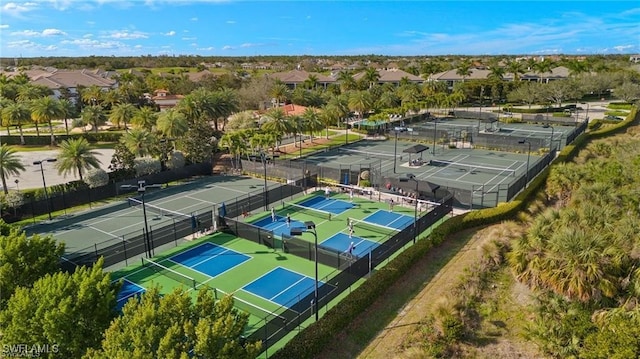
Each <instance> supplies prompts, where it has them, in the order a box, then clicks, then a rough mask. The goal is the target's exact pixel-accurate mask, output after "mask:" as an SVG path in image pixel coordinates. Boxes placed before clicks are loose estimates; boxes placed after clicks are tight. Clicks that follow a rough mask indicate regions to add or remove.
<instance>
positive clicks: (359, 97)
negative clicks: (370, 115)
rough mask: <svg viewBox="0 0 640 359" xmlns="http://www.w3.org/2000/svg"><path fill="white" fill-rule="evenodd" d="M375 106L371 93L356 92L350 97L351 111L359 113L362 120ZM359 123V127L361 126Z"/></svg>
mask: <svg viewBox="0 0 640 359" xmlns="http://www.w3.org/2000/svg"><path fill="white" fill-rule="evenodd" d="M372 106H373V101H372V98H371V94H370V93H369V91H355V92H352V93H351V94H350V96H349V110H351V111H355V112H358V117H359V118H360V120H362V118H363V117H364V114H365V113H366V112H368V111H369V110H370V109H371V107H372ZM359 123H360V122H358V126H359Z"/></svg>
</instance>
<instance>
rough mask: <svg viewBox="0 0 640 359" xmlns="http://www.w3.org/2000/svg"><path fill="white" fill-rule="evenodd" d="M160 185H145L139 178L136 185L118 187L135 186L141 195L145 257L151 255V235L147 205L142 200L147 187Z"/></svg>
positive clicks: (128, 185) (129, 186) (158, 186)
mask: <svg viewBox="0 0 640 359" xmlns="http://www.w3.org/2000/svg"><path fill="white" fill-rule="evenodd" d="M161 186H162V185H161V184H150V185H147V183H146V181H144V180H141V181H138V185H137V186H135V185H130V184H125V185H122V186H120V188H123V189H131V188H136V189H137V191H138V194H139V195H140V197H141V199H140V200H141V201H142V216H143V218H144V239H145V246H146V247H147V258H151V257H153V252H152V250H153V245H152V244H151V236H150V235H149V223H148V222H147V206H146V203H145V201H144V194H145V193H146V192H147V188H160V187H161Z"/></svg>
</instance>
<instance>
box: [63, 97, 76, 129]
mask: <svg viewBox="0 0 640 359" xmlns="http://www.w3.org/2000/svg"><path fill="white" fill-rule="evenodd" d="M59 103H60V114H61V115H62V119H63V120H64V129H65V132H66V133H67V136H69V121H68V120H69V118H70V117H71V116H73V115H74V114H75V113H76V110H75V105H74V104H73V102H71V101H69V100H68V99H66V98H63V99H61V100H59Z"/></svg>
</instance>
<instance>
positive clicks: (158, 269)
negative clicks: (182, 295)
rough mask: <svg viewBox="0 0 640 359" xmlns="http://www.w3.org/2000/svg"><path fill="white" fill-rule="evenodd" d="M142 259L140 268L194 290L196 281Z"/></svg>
mask: <svg viewBox="0 0 640 359" xmlns="http://www.w3.org/2000/svg"><path fill="white" fill-rule="evenodd" d="M141 259H142V266H143V267H145V268H149V269H151V270H152V271H154V272H156V273H158V274H162V275H164V276H165V277H169V278H171V279H173V280H175V281H176V282H180V283H182V284H184V285H186V286H188V287H191V288H193V289H196V285H197V283H196V280H195V279H193V278H191V277H189V276H187V275H185V274H182V273H179V272H176V271H175V270H173V269H171V268H167V267H165V266H163V265H162V264H160V263H156V262H154V261H152V260H150V259H144V258H141Z"/></svg>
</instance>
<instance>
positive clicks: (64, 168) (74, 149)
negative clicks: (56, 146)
mask: <svg viewBox="0 0 640 359" xmlns="http://www.w3.org/2000/svg"><path fill="white" fill-rule="evenodd" d="M98 154H99V153H98V152H96V151H94V150H93V149H91V145H89V142H87V140H86V139H84V138H82V137H81V138H77V139H69V140H66V141H63V142H62V143H61V144H60V153H59V154H58V157H57V158H58V161H57V162H56V167H58V174H64V176H65V177H66V176H67V174H69V173H73V175H74V176H76V175H77V176H78V177H80V181H82V180H83V177H82V174H83V171H84V170H90V169H92V168H98V167H100V160H98V158H97V157H96V156H97V155H98Z"/></svg>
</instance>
